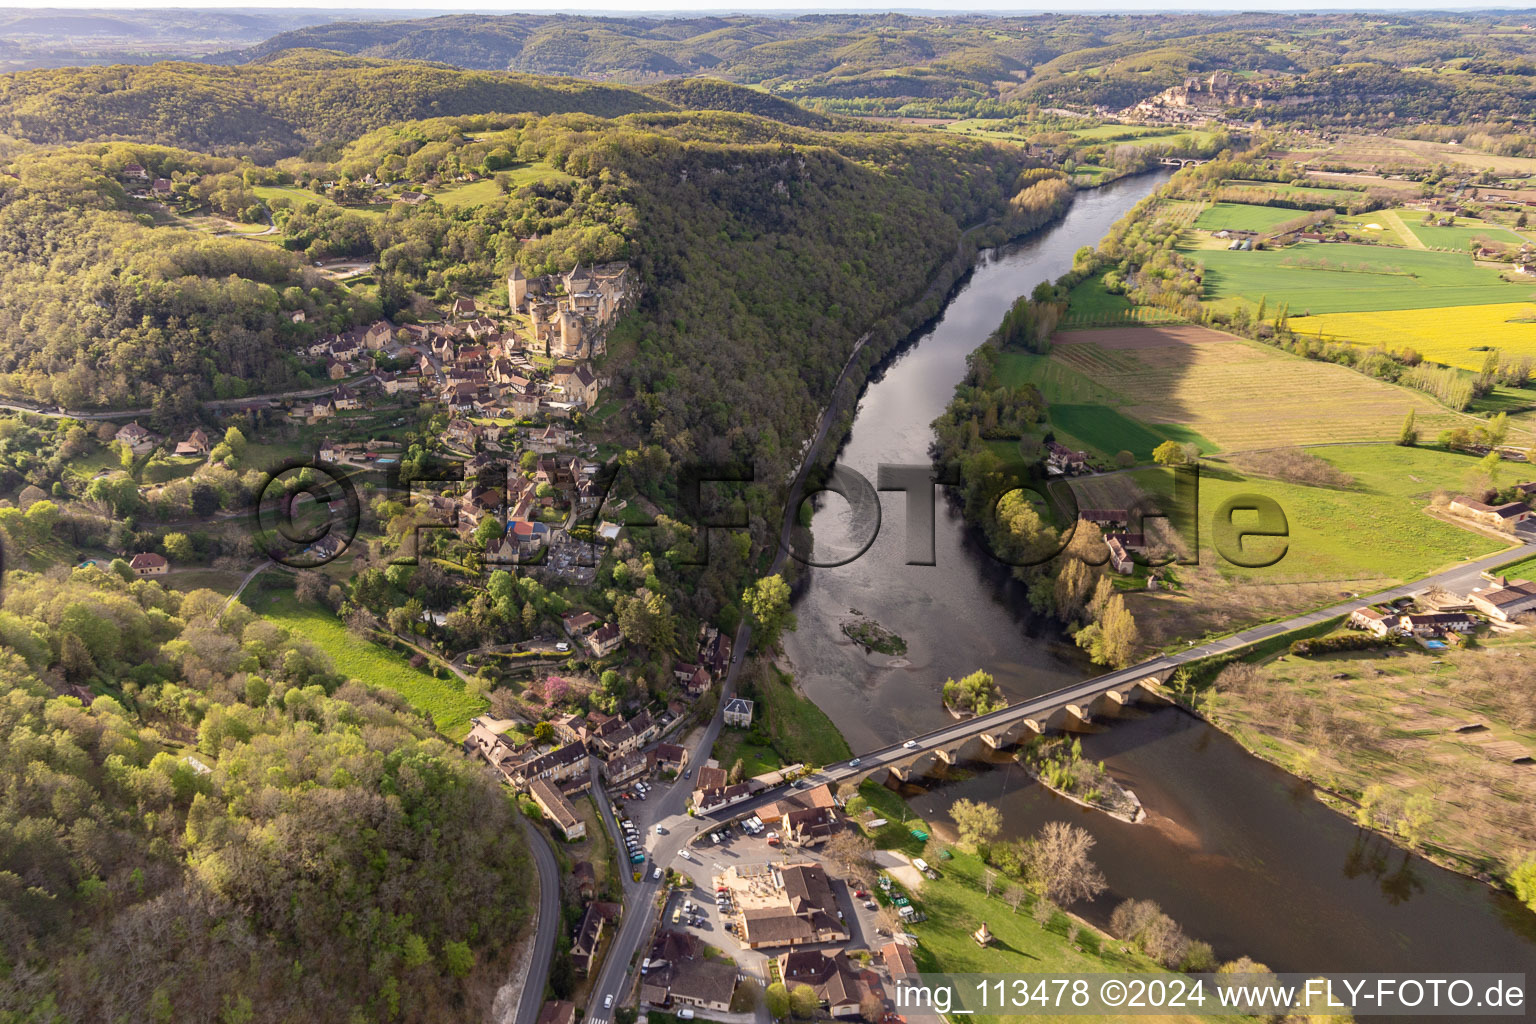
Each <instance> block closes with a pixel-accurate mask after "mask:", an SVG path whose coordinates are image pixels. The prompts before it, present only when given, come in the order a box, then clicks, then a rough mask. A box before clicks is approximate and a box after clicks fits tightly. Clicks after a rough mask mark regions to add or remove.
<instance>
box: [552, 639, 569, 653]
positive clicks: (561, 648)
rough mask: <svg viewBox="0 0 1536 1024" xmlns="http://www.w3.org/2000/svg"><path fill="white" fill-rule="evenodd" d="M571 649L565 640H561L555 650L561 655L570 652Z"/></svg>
mask: <svg viewBox="0 0 1536 1024" xmlns="http://www.w3.org/2000/svg"><path fill="white" fill-rule="evenodd" d="M570 649H571V645H570V644H568V643H566V642H565V641H564V640H561V641H560V642H559V643H557V644H555V650H557V651H559V652H560V653H561V654H564V653H565V652H566V651H569V650H570Z"/></svg>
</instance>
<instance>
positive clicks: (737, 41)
mask: <svg viewBox="0 0 1536 1024" xmlns="http://www.w3.org/2000/svg"><path fill="white" fill-rule="evenodd" d="M1523 23H1524V19H1523V17H1522V16H1520V15H1512V14H1506V13H1499V12H1488V13H1467V14H1449V15H1448V14H1410V13H1399V14H1383V13H1377V12H1372V13H1370V14H1351V13H1325V14H1303V15H1289V14H1286V15H1281V14H1239V15H1213V14H1145V15H1115V16H1101V15H1032V16H1018V17H976V16H953V17H913V16H908V15H901V14H836V15H807V16H803V17H799V18H792V19H789V18H770V17H762V16H752V15H739V16H733V17H700V18H694V19H660V18H633V19H613V18H597V17H586V16H579V15H575V16H568V15H506V16H494V15H475V14H456V15H446V16H443V17H437V18H425V19H416V20H402V21H395V22H334V23H331V24H326V25H315V26H310V27H305V28H300V29H296V30H294V31H290V32H285V33H281V34H279V35H277V36H274V37H273V38H271V39H269V40H267V41H266V42H264V43H262V44H260V45H258V46H255V47H251V48H249V49H246V50H242V51H240V52H238V53H233V54H229V55H226V57H225V59H228V60H232V61H243V60H249V59H251V58H253V57H258V56H270V55H272V54H277V53H281V52H283V51H286V50H290V49H294V48H305V47H313V48H320V49H328V50H337V51H341V52H344V53H349V54H356V55H362V56H370V57H392V58H412V59H420V60H433V61H441V62H444V63H448V64H454V65H458V66H461V67H468V68H479V69H496V70H512V71H521V72H528V73H539V74H562V75H577V76H591V77H600V78H604V79H608V80H614V81H629V82H637V83H644V82H650V81H654V80H656V79H662V78H669V77H675V76H682V75H698V74H708V75H711V76H714V77H718V78H724V79H728V80H730V81H734V82H740V83H744V84H750V85H754V86H759V87H762V88H764V89H766V90H768V91H769V92H771V93H774V94H777V95H780V96H784V97H787V98H790V99H793V100H796V101H797V102H801V103H803V104H806V105H809V106H811V107H813V108H816V109H819V110H823V111H841V112H850V113H851V112H860V113H885V114H895V113H903V114H918V115H936V114H943V115H949V116H969V115H979V114H987V115H990V116H1011V115H1018V114H1023V113H1026V112H1027V111H1029V110H1030V109H1031V108H1034V109H1038V108H1040V107H1053V106H1060V105H1065V106H1069V107H1072V108H1074V109H1078V110H1085V111H1086V110H1088V109H1089V108H1091V107H1094V106H1103V107H1108V108H1110V109H1120V108H1124V107H1128V106H1131V105H1133V104H1134V103H1136V102H1137V101H1138V100H1141V99H1144V98H1146V97H1147V96H1150V95H1152V94H1154V93H1157V92H1159V91H1161V90H1163V89H1166V88H1168V87H1170V86H1175V85H1179V84H1181V83H1182V82H1183V81H1184V79H1185V78H1186V77H1188V76H1191V75H1201V74H1207V73H1209V72H1212V71H1230V72H1234V73H1238V74H1241V75H1242V76H1244V77H1245V79H1247V84H1249V85H1250V86H1252V88H1253V90H1254V91H1253V95H1254V96H1258V97H1263V98H1264V100H1265V106H1264V107H1263V108H1258V107H1255V108H1253V109H1252V110H1251V111H1250V112H1251V113H1253V114H1254V115H1255V116H1262V118H1263V119H1264V120H1265V121H1266V122H1274V121H1275V119H1276V118H1278V119H1279V121H1280V122H1292V123H1296V124H1298V125H1303V126H1305V125H1313V126H1315V125H1317V124H1319V123H1322V124H1340V125H1349V126H1352V127H1356V128H1365V127H1378V128H1391V127H1396V126H1398V125H1399V124H1400V123H1401V122H1402V121H1403V120H1404V119H1408V120H1437V119H1438V120H1442V121H1445V120H1450V119H1451V118H1458V119H1461V120H1464V121H1465V120H1488V121H1493V122H1502V121H1505V120H1508V119H1513V120H1514V121H1516V122H1518V123H1521V124H1525V125H1528V124H1529V121H1530V111H1531V109H1532V107H1533V105H1536V104H1533V98H1536V92H1533V89H1536V81H1533V75H1536V63H1533V59H1532V56H1531V53H1530V49H1529V42H1528V38H1527V37H1526V36H1524V35H1523V34H1522V32H1521V31H1519V26H1520V25H1521V24H1523ZM1282 98H1283V99H1284V100H1285V102H1286V103H1287V104H1291V103H1295V104H1296V105H1295V106H1289V105H1287V106H1282V107H1276V106H1275V105H1274V103H1273V102H1271V101H1273V100H1280V99H1282ZM1297 101H1300V102H1297ZM1234 107H1235V108H1238V109H1242V108H1243V107H1244V104H1243V103H1237V104H1234ZM1320 118H1321V119H1320ZM1526 134H1529V132H1528V131H1527V132H1526Z"/></svg>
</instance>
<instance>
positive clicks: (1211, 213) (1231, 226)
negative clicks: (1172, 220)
mask: <svg viewBox="0 0 1536 1024" xmlns="http://www.w3.org/2000/svg"><path fill="white" fill-rule="evenodd" d="M1304 212H1305V211H1303V210H1287V209H1285V208H1284V207H1279V206H1249V205H1247V204H1246V203H1216V204H1215V205H1213V206H1212V207H1211V208H1210V209H1208V210H1206V211H1204V212H1203V213H1201V214H1200V216H1198V217H1196V218H1195V227H1197V228H1200V229H1201V230H1203V231H1222V230H1226V231H1233V230H1236V231H1259V232H1263V231H1268V230H1269V229H1270V228H1272V227H1274V226H1275V225H1276V224H1284V223H1285V222H1286V221H1288V220H1295V219H1296V218H1297V217H1300V216H1302V215H1303V213H1304Z"/></svg>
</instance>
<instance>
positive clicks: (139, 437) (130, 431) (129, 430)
mask: <svg viewBox="0 0 1536 1024" xmlns="http://www.w3.org/2000/svg"><path fill="white" fill-rule="evenodd" d="M113 436H114V437H115V438H116V439H117V440H119V441H121V442H122V443H123V444H125V445H127V446H128V450H129V451H131V452H133V454H135V455H144V454H146V453H148V452H151V451H153V450H154V448H155V445H157V444H159V443H160V436H159V435H158V434H155V433H152V432H151V431H148V430H145V429H144V428H143V427H141V426H139V421H138V420H134V421H133V422H132V423H130V424H128V425H127V426H124V427H121V428H119V429H118V431H117V433H116V434H115V435H113Z"/></svg>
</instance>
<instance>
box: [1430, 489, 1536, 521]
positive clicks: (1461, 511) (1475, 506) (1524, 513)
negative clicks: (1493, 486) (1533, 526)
mask: <svg viewBox="0 0 1536 1024" xmlns="http://www.w3.org/2000/svg"><path fill="white" fill-rule="evenodd" d="M1447 507H1448V508H1449V509H1450V511H1451V512H1452V513H1453V514H1454V515H1459V516H1463V517H1465V518H1467V519H1476V520H1479V521H1480V522H1484V523H1489V524H1491V525H1494V526H1504V525H1506V524H1507V525H1510V526H1513V525H1514V524H1515V523H1523V522H1525V521H1526V520H1527V519H1529V518H1530V517H1531V507H1530V506H1529V505H1527V504H1525V502H1523V501H1508V502H1505V503H1504V504H1502V505H1489V504H1486V503H1484V502H1481V501H1478V500H1477V499H1476V498H1469V497H1467V496H1466V495H1465V494H1459V495H1457V496H1456V497H1454V498H1452V499H1451V503H1450V505H1449V506H1447Z"/></svg>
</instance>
